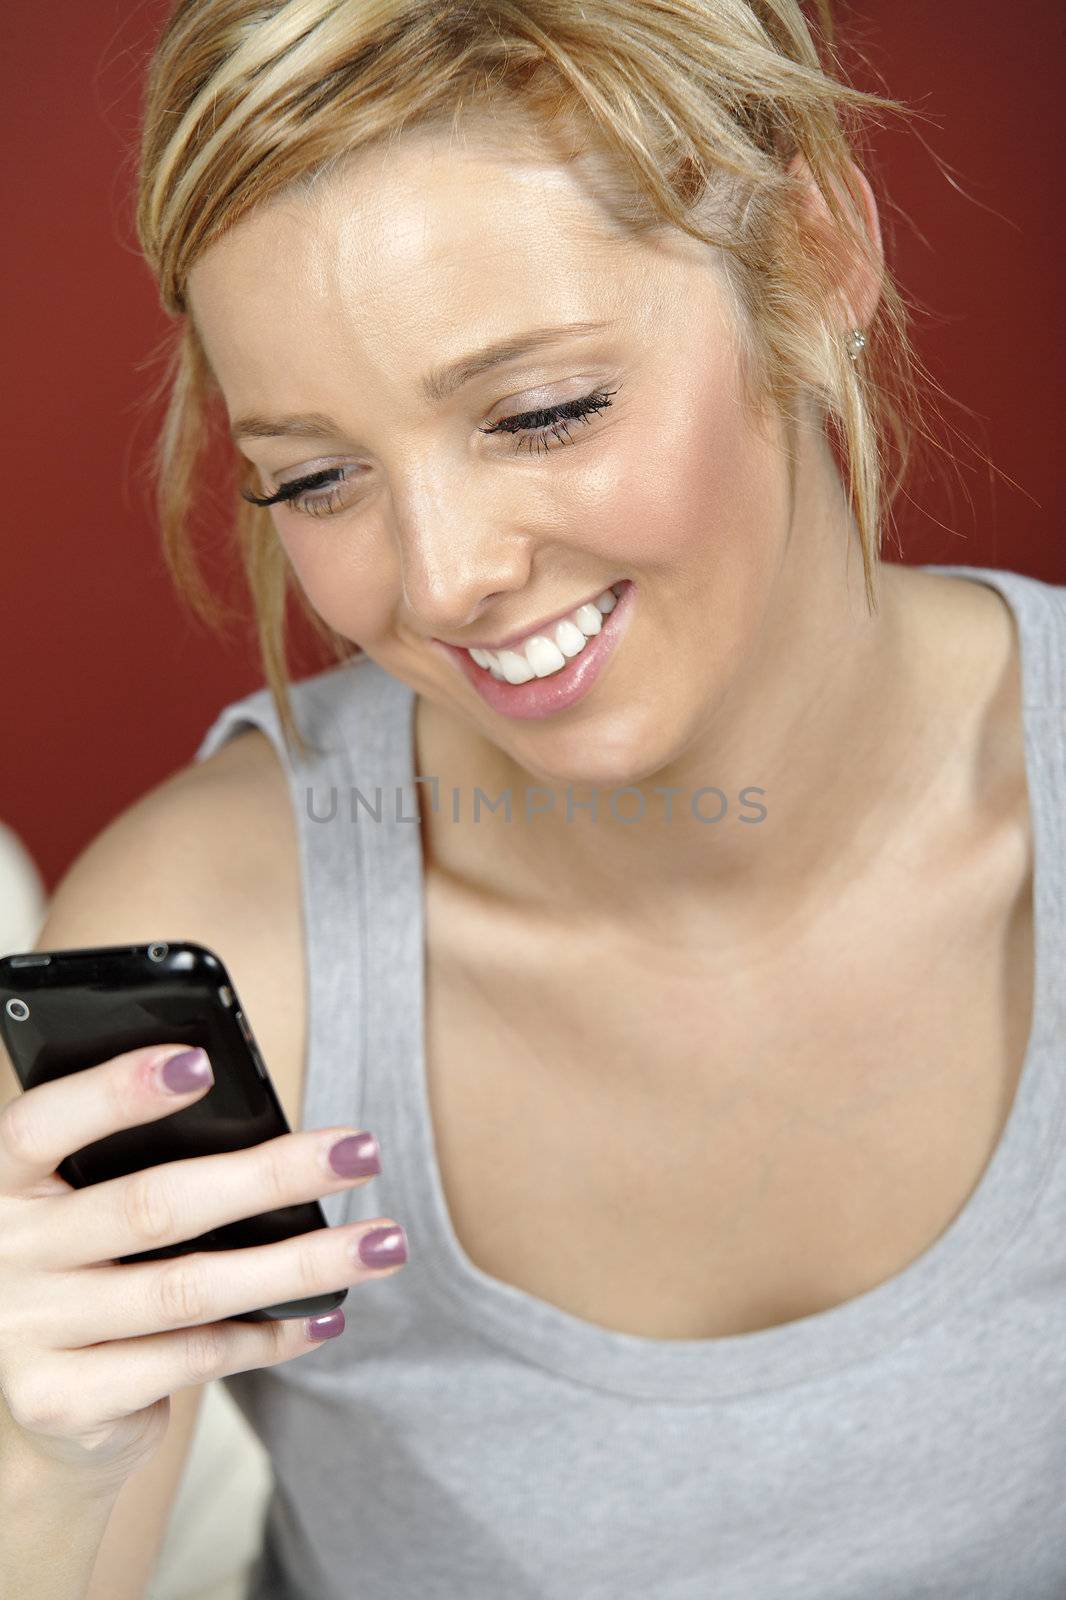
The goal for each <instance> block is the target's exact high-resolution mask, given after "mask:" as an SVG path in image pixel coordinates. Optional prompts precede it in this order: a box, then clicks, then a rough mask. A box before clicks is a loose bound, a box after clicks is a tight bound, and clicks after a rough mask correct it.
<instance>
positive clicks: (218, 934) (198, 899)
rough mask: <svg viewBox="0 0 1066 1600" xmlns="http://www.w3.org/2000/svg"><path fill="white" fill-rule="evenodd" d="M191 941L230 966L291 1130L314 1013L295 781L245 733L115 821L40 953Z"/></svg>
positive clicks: (79, 874)
mask: <svg viewBox="0 0 1066 1600" xmlns="http://www.w3.org/2000/svg"><path fill="white" fill-rule="evenodd" d="M155 940H169V941H178V940H191V941H193V942H195V943H197V944H202V945H205V946H206V947H207V948H208V949H210V950H214V951H215V952H216V953H217V954H218V955H219V956H220V957H221V958H222V960H223V961H224V962H225V964H226V966H227V968H228V969H229V971H230V973H231V975H232V977H233V981H234V983H235V985H236V987H237V990H238V993H239V994H240V996H241V999H242V1002H243V1007H244V1010H245V1013H246V1015H247V1016H248V1017H249V1019H250V1021H251V1025H252V1029H253V1032H254V1033H255V1035H256V1037H257V1039H258V1042H259V1045H260V1048H261V1050H262V1053H263V1056H264V1059H265V1060H266V1063H267V1066H268V1069H269V1071H270V1074H271V1077H272V1079H273V1080H274V1083H275V1087H276V1088H277V1091H278V1095H279V1098H280V1099H281V1101H282V1104H283V1106H284V1108H285V1111H286V1113H287V1115H288V1116H289V1120H290V1123H291V1124H292V1126H293V1127H296V1126H298V1122H297V1121H295V1120H294V1111H295V1101H296V1100H298V1088H299V1084H300V1082H301V1076H300V1075H301V1073H302V1048H303V1030H304V1015H305V996H304V983H303V950H302V925H301V906H300V878H299V862H298V853H297V844H296V837H295V825H294V819H293V816H292V808H291V803H290V798H289V788H288V781H287V777H286V773H285V769H284V767H283V766H282V763H281V759H280V757H279V754H278V752H277V750H276V748H275V746H274V744H273V742H272V740H271V739H270V737H269V736H268V735H267V734H266V733H264V732H263V731H262V730H260V729H258V728H248V729H242V730H241V731H239V732H237V733H235V734H234V735H233V736H232V737H230V738H229V739H227V741H226V742H225V743H224V744H222V745H220V746H219V747H218V749H217V750H215V751H214V752H213V753H212V754H210V755H207V756H204V757H202V758H200V759H199V760H196V759H194V760H193V761H191V762H189V763H188V764H187V765H186V766H183V767H181V768H179V769H178V770H177V771H175V772H174V773H173V774H171V775H170V776H169V777H168V778H166V779H165V780H164V781H163V782H162V783H160V784H157V785H156V786H155V787H154V788H152V789H150V790H149V791H147V792H146V793H145V794H143V795H141V796H140V797H139V798H138V799H137V800H135V801H134V802H133V803H132V804H131V805H129V806H127V807H126V809H125V810H123V811H122V812H120V813H119V814H118V815H117V816H115V817H114V818H113V819H112V820H111V821H110V822H109V823H108V824H107V825H106V826H105V827H104V828H103V829H102V830H101V831H100V832H99V833H98V834H97V835H96V836H95V837H94V838H93V839H92V840H91V841H90V842H89V844H88V845H87V846H86V847H85V848H84V849H83V850H82V852H81V853H80V855H79V856H78V857H77V858H76V859H75V861H74V862H73V863H72V865H71V866H70V867H69V868H68V869H67V871H66V873H65V874H64V876H63V877H62V878H61V880H60V882H59V883H58V884H57V886H56V889H55V892H54V894H53V895H52V897H51V900H50V904H49V907H48V914H47V916H46V920H45V923H44V927H43V928H42V929H41V932H40V934H39V935H38V940H37V948H38V949H42V950H47V949H64V948H73V947H76V946H79V945H90V944H126V943H131V944H132V943H138V944H140V943H145V944H147V943H151V942H153V941H155Z"/></svg>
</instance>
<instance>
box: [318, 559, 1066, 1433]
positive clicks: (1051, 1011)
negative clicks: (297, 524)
mask: <svg viewBox="0 0 1066 1600" xmlns="http://www.w3.org/2000/svg"><path fill="white" fill-rule="evenodd" d="M921 570H924V571H929V572H937V573H944V574H947V575H958V576H962V577H967V578H971V579H973V580H974V581H976V582H983V583H986V584H987V585H988V586H989V587H992V588H995V589H998V590H999V592H1000V593H1001V594H1002V595H1003V597H1004V599H1005V601H1006V603H1007V605H1008V607H1009V608H1010V610H1011V613H1012V615H1013V617H1014V620H1015V624H1016V627H1017V632H1018V639H1019V648H1020V656H1021V693H1022V706H1021V715H1022V722H1023V732H1024V746H1025V768H1026V780H1027V787H1028V796H1029V810H1030V818H1031V826H1032V834H1033V914H1034V930H1033V946H1034V975H1033V1000H1032V1012H1031V1018H1030V1029H1029V1036H1028V1040H1027V1044H1026V1049H1025V1055H1024V1060H1023V1065H1022V1068H1021V1072H1020V1075H1019V1079H1018V1083H1017V1086H1016V1090H1015V1095H1014V1100H1013V1104H1012V1106H1011V1109H1010V1113H1009V1115H1008V1118H1007V1121H1006V1124H1005V1126H1004V1128H1003V1129H1002V1131H1001V1134H1000V1138H999V1141H998V1143H997V1144H996V1146H995V1149H994V1150H993V1152H992V1154H991V1156H990V1157H989V1160H988V1162H987V1163H986V1165H985V1168H984V1171H983V1173H982V1174H981V1176H980V1178H979V1179H978V1181H977V1184H976V1186H975V1187H974V1189H973V1190H972V1191H971V1193H970V1195H969V1198H968V1199H967V1200H966V1201H965V1202H964V1203H963V1205H962V1207H961V1209H960V1210H959V1211H958V1212H957V1213H956V1215H955V1217H954V1219H953V1220H952V1222H951V1223H949V1225H948V1226H947V1228H946V1229H945V1230H944V1231H943V1232H942V1233H941V1234H940V1235H939V1236H938V1238H937V1239H935V1240H934V1242H933V1243H932V1244H931V1245H930V1246H928V1247H927V1249H926V1250H925V1251H924V1252H923V1253H922V1254H921V1255H920V1256H919V1257H917V1258H916V1259H915V1260H913V1261H912V1262H910V1263H909V1264H908V1265H907V1266H905V1267H904V1268H903V1269H902V1270H901V1271H900V1272H898V1273H896V1274H894V1275H893V1276H892V1277H890V1278H888V1279H885V1280H883V1281H882V1282H881V1283H879V1284H877V1285H875V1286H874V1287H873V1288H872V1289H869V1290H866V1291H864V1292H863V1293H861V1294H859V1295H858V1296H856V1297H854V1298H852V1299H850V1300H847V1301H845V1302H843V1303H842V1304H839V1305H836V1306H832V1307H830V1308H829V1309H828V1310H824V1311H820V1312H817V1313H815V1314H813V1315H810V1316H805V1317H802V1318H800V1319H797V1320H793V1321H790V1322H786V1323H782V1324H778V1325H777V1326H774V1327H770V1328H765V1329H759V1330H756V1331H753V1332H748V1333H742V1334H735V1335H725V1336H721V1337H714V1338H709V1339H695V1340H694V1339H681V1340H672V1339H671V1340H666V1339H654V1338H647V1337H643V1336H638V1335H634V1334H629V1333H623V1332H620V1331H618V1330H615V1329H610V1328H606V1327H603V1326H600V1325H599V1324H596V1323H592V1322H588V1321H586V1320H584V1319H582V1318H579V1317H577V1316H575V1315H573V1314H572V1313H570V1312H567V1311H565V1310H563V1309H562V1308H561V1307H558V1306H555V1305H553V1304H551V1303H550V1302H547V1301H544V1300H541V1299H539V1298H538V1297H536V1296H534V1295H532V1294H530V1293H528V1292H527V1291H525V1290H522V1289H519V1288H516V1287H514V1286H513V1285H510V1284H507V1283H505V1282H504V1281H502V1280H500V1279H497V1278H495V1277H493V1276H491V1275H490V1274H488V1273H485V1272H483V1271H482V1270H481V1269H480V1268H479V1267H478V1266H476V1265H475V1264H474V1262H473V1261H472V1260H471V1259H470V1258H469V1257H468V1256H467V1255H466V1253H465V1251H464V1250H463V1248H462V1246H461V1244H460V1242H459V1240H458V1238H457V1236H456V1233H455V1230H454V1228H453V1226H452V1221H451V1217H450V1214H449V1212H448V1208H447V1203H446V1200H445V1196H444V1190H443V1185H442V1181H441V1174H440V1168H439V1164H438V1161H437V1154H436V1144H435V1136H434V1131H433V1125H432V1118H431V1113H430V1105H429V1096H428V1085H427V1075H426V1057H425V1004H424V1002H425V972H426V966H425V931H426V918H425V888H424V875H423V862H422V843H421V830H420V827H419V826H418V821H419V817H418V807H419V805H420V804H422V803H423V800H424V797H425V794H426V793H427V789H426V787H425V786H424V785H422V784H419V783H416V781H415V779H416V773H415V754H416V752H415V727H414V712H415V706H416V703H417V697H416V694H415V692H414V691H413V690H412V689H411V688H410V687H409V686H408V685H406V684H405V683H403V682H402V681H401V680H399V679H396V678H394V677H392V676H391V675H390V674H388V673H386V672H384V670H383V669H381V668H379V667H378V666H377V664H376V663H374V662H372V661H370V660H368V659H366V658H363V659H362V660H361V661H360V662H359V666H360V668H361V669H362V670H370V671H371V672H372V673H374V674H375V675H377V676H378V689H379V691H380V695H381V700H380V705H381V713H380V721H378V722H377V723H376V725H375V727H374V729H373V730H371V729H369V728H368V726H367V719H366V718H365V714H364V716H363V717H362V718H361V717H360V714H359V709H358V704H357V701H358V696H353V708H352V713H351V715H352V718H353V727H352V728H351V729H350V730H349V734H348V737H349V739H350V740H352V741H354V742H355V745H356V749H357V751H358V755H359V760H358V761H353V763H352V766H353V771H356V769H357V768H358V767H359V766H360V765H362V764H364V763H371V761H372V762H373V765H374V767H375V770H380V771H381V772H382V774H383V777H385V778H388V779H391V781H393V782H394V783H395V784H396V785H397V793H398V794H399V792H400V790H401V789H402V793H403V796H404V802H403V803H404V807H405V808H406V811H405V814H404V815H403V816H402V821H401V822H400V823H399V824H398V825H391V826H390V825H387V824H386V825H379V826H370V827H364V828H357V829H355V830H353V831H354V832H355V834H356V836H357V837H358V839H359V841H360V849H361V852H362V859H361V872H362V876H363V891H362V893H361V895H360V901H361V905H360V917H361V922H362V925H361V927H360V929H359V934H360V943H361V947H362V951H363V959H364V961H365V967H364V972H363V977H362V983H361V985H360V986H361V988H362V999H363V1003H364V1006H365V1007H366V1014H365V1015H364V1016H362V1017H361V1018H360V1019H359V1022H358V1030H359V1035H360V1044H361V1046H362V1049H361V1052H360V1053H361V1054H362V1056H363V1060H362V1066H363V1078H362V1105H363V1106H364V1107H371V1108H372V1115H373V1118H374V1119H375V1120H374V1121H373V1122H369V1123H368V1122H360V1123H359V1125H360V1126H374V1127H376V1128H378V1129H379V1130H380V1131H379V1138H380V1139H381V1145H382V1152H383V1155H382V1159H383V1164H384V1163H386V1162H387V1164H388V1172H389V1177H390V1183H391V1194H390V1201H389V1204H390V1207H391V1209H390V1212H389V1214H390V1215H394V1216H396V1217H397V1218H398V1219H399V1220H401V1221H402V1222H403V1223H404V1226H405V1227H406V1228H407V1231H408V1235H409V1239H410V1247H411V1260H410V1262H409V1264H408V1268H407V1271H408V1273H410V1272H411V1269H412V1268H413V1267H415V1266H416V1262H417V1281H418V1283H419V1288H420V1292H421V1293H422V1294H424V1295H428V1296H430V1297H431V1299H432V1301H433V1302H434V1305H435V1308H436V1310H437V1311H438V1312H439V1313H440V1314H442V1315H444V1316H446V1317H447V1318H449V1319H451V1321H452V1322H453V1323H459V1324H460V1325H461V1326H462V1328H463V1329H464V1330H465V1333H466V1334H467V1336H470V1335H473V1336H475V1337H477V1338H479V1339H480V1340H481V1341H483V1342H484V1343H485V1344H486V1345H487V1346H495V1347H497V1348H499V1349H501V1350H506V1351H508V1352H509V1353H510V1354H511V1355H512V1356H514V1355H517V1356H519V1357H521V1358H522V1359H523V1360H525V1361H527V1362H529V1363H532V1364H533V1365H535V1366H537V1367H539V1368H541V1369H545V1370H547V1371H550V1372H552V1373H554V1374H555V1375H557V1376H558V1377H559V1378H560V1379H565V1380H568V1381H570V1382H571V1383H575V1384H578V1385H582V1386H584V1387H587V1388H591V1389H595V1390H599V1391H606V1392H611V1393H614V1394H620V1395H626V1396H629V1397H631V1398H634V1399H646V1400H650V1401H659V1402H662V1401H671V1400H673V1401H678V1402H685V1403H693V1402H699V1401H701V1400H715V1399H720V1398H723V1397H727V1396H732V1395H739V1394H742V1393H744V1392H750V1391H756V1390H757V1391H762V1390H766V1389H773V1388H781V1387H783V1386H787V1385H794V1384H799V1383H807V1382H816V1381H818V1380H819V1379H823V1378H824V1379H826V1380H832V1381H834V1382H838V1383H839V1381H840V1373H841V1371H842V1369H844V1368H846V1367H849V1366H854V1365H859V1364H861V1363H864V1362H868V1361H871V1360H873V1359H875V1358H877V1357H880V1356H884V1355H885V1354H886V1353H890V1352H892V1351H893V1350H896V1349H898V1348H899V1347H901V1346H903V1345H904V1343H905V1341H906V1340H907V1339H908V1338H910V1337H911V1336H913V1335H915V1334H917V1333H919V1332H922V1331H925V1330H927V1329H930V1328H931V1327H933V1326H934V1325H935V1324H938V1323H941V1322H943V1321H944V1320H946V1319H950V1318H951V1317H953V1316H955V1315H956V1314H961V1315H964V1316H965V1314H966V1302H967V1301H968V1300H971V1299H973V1298H974V1297H979V1296H981V1295H988V1294H994V1293H995V1277H994V1269H995V1268H996V1266H997V1263H999V1262H1000V1260H1001V1258H1002V1257H1003V1256H1004V1254H1005V1253H1006V1252H1007V1251H1008V1250H1009V1249H1010V1248H1011V1246H1012V1245H1013V1244H1014V1242H1015V1241H1016V1240H1017V1239H1018V1237H1019V1235H1020V1234H1021V1232H1022V1230H1023V1228H1024V1226H1025V1223H1026V1220H1027V1218H1028V1217H1029V1215H1030V1214H1031V1212H1032V1210H1033V1208H1034V1207H1035V1206H1036V1204H1037V1203H1038V1200H1039V1197H1040V1194H1041V1192H1042V1189H1043V1187H1044V1184H1045V1182H1046V1180H1047V1178H1048V1176H1049V1173H1050V1171H1051V1166H1052V1161H1051V1158H1052V1155H1053V1153H1054V1152H1055V1151H1056V1150H1057V1149H1058V1148H1059V1143H1060V1130H1061V1124H1062V1120H1063V1116H1064V1112H1066V1097H1064V1092H1063V1091H1064V1080H1066V1070H1060V1071H1059V1072H1057V1073H1056V1072H1055V1071H1054V1070H1053V1067H1054V1065H1055V1061H1054V1057H1055V1055H1056V1045H1058V1046H1059V1047H1061V1042H1062V1024H1063V1016H1062V1015H1061V1014H1060V1008H1059V1007H1058V1005H1057V1003H1056V1000H1055V995H1054V991H1053V988H1052V984H1053V979H1054V974H1055V972H1056V971H1060V970H1061V969H1062V958H1063V954H1064V952H1063V951H1062V950H1061V949H1052V948H1049V940H1050V939H1051V936H1052V933H1053V932H1054V928H1055V926H1056V923H1055V918H1054V907H1055V906H1056V905H1057V904H1062V903H1064V902H1066V851H1064V852H1062V860H1061V861H1060V860H1059V859H1058V856H1057V854H1056V851H1055V850H1054V848H1053V843H1054V840H1053V839H1052V838H1050V837H1049V829H1050V826H1051V819H1050V817H1049V815H1048V809H1047V806H1046V804H1045V803H1044V797H1045V795H1046V794H1047V792H1048V791H1049V790H1050V791H1051V792H1055V791H1056V787H1057V786H1061V784H1062V775H1061V774H1060V773H1059V771H1058V769H1057V768H1053V769H1051V770H1049V768H1048V765H1047V762H1048V759H1049V757H1048V746H1049V745H1050V741H1045V740H1044V739H1043V738H1042V736H1041V723H1042V714H1043V713H1045V712H1051V713H1052V714H1057V715H1059V716H1061V714H1062V713H1061V708H1058V709H1057V710H1056V708H1055V707H1051V706H1048V705H1047V704H1046V702H1045V700H1044V699H1043V698H1042V694H1043V691H1044V690H1046V689H1047V687H1048V686H1049V685H1050V684H1051V682H1052V677H1053V674H1051V673H1049V672H1048V670H1047V666H1048V664H1047V662H1046V661H1042V660H1038V659H1037V658H1036V656H1035V647H1036V643H1037V629H1036V622H1035V620H1033V619H1034V618H1035V610H1036V608H1035V605H1034V602H1033V601H1032V600H1030V599H1029V597H1028V595H1023V594H1022V593H1021V592H1020V586H1026V585H1029V584H1030V583H1031V581H1032V580H1029V579H1027V578H1025V577H1023V576H1021V575H1019V574H1015V573H1010V572H1000V571H998V570H995V569H990V568H967V567H956V566H947V565H932V564H929V565H926V566H925V567H923V568H922V569H921ZM1039 637H1042V638H1046V637H1047V635H1046V634H1043V635H1040V636H1039ZM1049 647H1050V644H1049ZM379 763H380V767H379V766H378V764H379ZM408 813H409V814H408ZM404 824H406V825H404ZM397 903H398V904H400V905H410V906H411V908H412V910H413V912H414V915H412V916H410V917H405V918H404V919H403V927H402V932H401V933H400V935H399V940H400V942H399V947H397V945H396V943H395V942H392V943H390V944H389V945H388V947H387V948H386V947H385V946H384V944H383V943H382V941H380V940H375V937H374V926H373V908H374V907H375V906H379V905H384V904H392V905H396V904H397ZM386 1018H387V1019H388V1021H387V1023H386ZM383 1037H388V1038H389V1040H390V1051H389V1059H388V1060H385V1059H382V1058H381V1054H380V1052H378V1053H375V1052H374V1051H369V1052H367V1051H365V1041H366V1040H367V1039H368V1038H369V1039H380V1038H383ZM1058 1065H1059V1067H1060V1068H1066V1062H1063V1061H1060V1062H1059V1063H1058ZM634 1181H635V1183H638V1184H639V1183H641V1182H647V1181H651V1180H649V1179H648V1177H647V1175H646V1174H645V1172H644V1171H643V1169H642V1168H641V1166H640V1164H639V1161H638V1160H637V1158H636V1157H635V1158H634ZM639 1292H640V1285H639V1283H635V1284H634V1293H639Z"/></svg>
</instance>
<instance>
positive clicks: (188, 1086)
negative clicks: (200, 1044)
mask: <svg viewBox="0 0 1066 1600" xmlns="http://www.w3.org/2000/svg"><path fill="white" fill-rule="evenodd" d="M159 1078H160V1082H161V1083H162V1085H163V1087H164V1089H166V1091H167V1093H168V1094H191V1093H192V1091H193V1090H194V1089H202V1088H203V1087H204V1085H205V1084H208V1083H214V1081H215V1075H214V1073H213V1072H212V1071H211V1063H210V1061H208V1059H207V1051H206V1050H200V1049H196V1050H182V1051H180V1052H179V1054H178V1055H175V1056H171V1057H170V1059H169V1060H168V1061H165V1062H164V1063H163V1067H162V1070H161V1071H160V1074H159Z"/></svg>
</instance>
